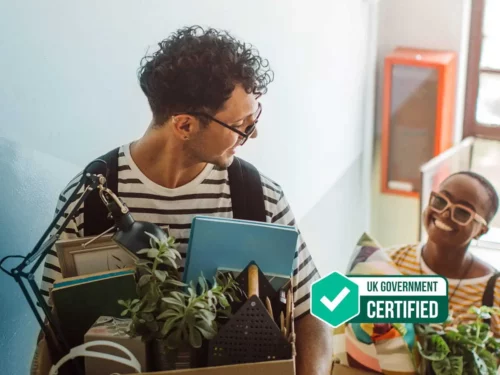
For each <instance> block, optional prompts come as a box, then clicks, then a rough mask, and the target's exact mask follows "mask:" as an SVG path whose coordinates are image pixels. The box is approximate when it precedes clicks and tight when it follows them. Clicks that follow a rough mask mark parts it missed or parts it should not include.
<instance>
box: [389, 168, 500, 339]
mask: <svg viewBox="0 0 500 375" xmlns="http://www.w3.org/2000/svg"><path fill="white" fill-rule="evenodd" d="M497 209H498V195H497V193H496V191H495V188H494V187H493V186H492V185H491V183H490V182H489V181H488V180H486V179H485V178H484V177H482V176H481V175H478V174H476V173H473V172H459V173H455V174H453V175H451V176H449V177H448V178H447V179H446V180H445V181H443V183H442V184H441V185H440V187H439V191H436V192H433V193H432V194H431V198H430V200H429V205H428V206H427V208H426V209H425V211H424V213H423V224H424V226H425V229H426V231H427V235H428V239H427V242H426V243H423V244H419V245H412V246H405V247H400V248H396V249H390V250H389V253H390V255H391V257H392V259H393V260H394V262H395V263H396V264H397V265H398V267H399V269H400V270H401V272H402V273H404V274H406V275H421V274H439V275H442V276H444V277H446V278H447V279H448V297H449V304H450V310H452V311H453V316H455V317H457V316H461V317H463V318H464V319H468V318H473V316H472V315H469V314H467V310H469V308H470V307H471V306H477V307H480V306H482V305H483V304H485V302H486V304H489V305H492V306H500V277H498V278H497V275H496V273H497V271H496V270H495V269H494V268H493V267H492V266H491V265H489V264H487V263H485V262H484V261H482V260H480V259H478V258H476V257H475V256H474V255H472V254H471V253H470V252H469V251H468V248H469V245H470V243H471V241H472V240H473V239H478V238H479V237H480V236H482V235H483V234H485V233H486V232H487V231H488V224H489V222H490V221H491V219H493V217H494V216H495V214H496V212H497ZM485 292H486V295H485ZM488 292H489V294H490V296H489V297H490V298H488ZM483 298H484V299H483ZM490 324H491V329H492V331H493V333H494V334H495V336H497V337H500V317H498V316H495V317H493V318H492V320H491V323H490Z"/></svg>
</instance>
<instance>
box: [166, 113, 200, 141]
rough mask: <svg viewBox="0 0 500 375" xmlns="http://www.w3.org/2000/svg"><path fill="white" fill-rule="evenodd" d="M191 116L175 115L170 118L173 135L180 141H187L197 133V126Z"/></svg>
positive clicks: (196, 121) (196, 122)
mask: <svg viewBox="0 0 500 375" xmlns="http://www.w3.org/2000/svg"><path fill="white" fill-rule="evenodd" d="M198 122H199V121H198V120H196V119H195V118H194V117H193V116H190V115H177V116H172V118H171V123H172V130H173V132H174V134H175V135H176V136H177V137H178V138H179V139H181V140H188V139H189V138H191V137H192V136H193V134H194V133H196V132H197V130H198V127H199V124H198Z"/></svg>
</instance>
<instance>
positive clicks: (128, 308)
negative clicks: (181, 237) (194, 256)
mask: <svg viewBox="0 0 500 375" xmlns="http://www.w3.org/2000/svg"><path fill="white" fill-rule="evenodd" d="M148 235H149V236H150V237H151V239H150V246H151V247H150V248H147V249H143V250H141V251H139V252H138V254H141V255H143V256H145V259H140V260H138V261H137V262H136V264H137V270H138V273H139V277H138V282H137V294H138V297H139V298H138V299H134V300H127V301H123V300H120V301H118V303H119V304H121V305H122V306H124V307H125V309H124V311H123V312H122V316H130V317H131V319H132V324H131V328H130V332H129V334H130V335H131V336H132V337H135V336H140V337H141V338H142V340H143V341H145V342H147V343H148V344H149V346H148V347H149V351H150V352H152V353H151V354H152V357H153V358H152V361H151V362H153V365H152V367H154V368H152V369H151V370H154V371H159V370H171V369H175V368H176V365H175V363H176V360H177V358H178V357H179V354H180V353H184V354H186V352H187V353H189V354H190V355H189V356H188V357H191V359H193V358H196V355H193V354H195V353H193V350H195V351H196V350H199V349H200V348H201V347H202V343H203V341H204V340H210V339H212V338H213V337H215V335H216V334H217V332H218V329H219V326H220V325H221V324H223V323H224V318H225V317H226V318H227V317H228V316H230V314H231V303H232V302H238V301H239V296H241V295H242V294H243V291H242V290H241V289H240V288H239V287H238V285H237V282H236V281H235V280H234V279H233V278H232V276H231V275H230V274H227V275H225V274H221V273H218V274H217V275H216V277H215V278H214V280H213V282H212V283H211V285H209V283H208V282H207V280H206V279H205V278H204V277H203V275H200V277H199V280H198V283H197V284H196V285H195V283H190V285H186V284H184V283H182V282H181V281H180V277H179V270H178V264H177V261H178V260H180V259H181V256H180V254H179V252H178V251H177V249H176V247H177V244H176V242H175V238H173V237H171V236H168V238H167V240H166V241H161V240H159V239H158V238H157V237H155V236H153V235H151V234H149V233H148ZM189 367H197V366H196V363H194V362H193V361H191V363H190V366H189Z"/></svg>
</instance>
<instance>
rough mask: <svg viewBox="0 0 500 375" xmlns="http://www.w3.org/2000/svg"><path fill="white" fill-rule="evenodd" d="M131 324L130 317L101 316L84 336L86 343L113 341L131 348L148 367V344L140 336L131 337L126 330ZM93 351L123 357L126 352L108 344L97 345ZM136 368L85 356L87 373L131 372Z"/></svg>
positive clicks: (91, 374)
mask: <svg viewBox="0 0 500 375" xmlns="http://www.w3.org/2000/svg"><path fill="white" fill-rule="evenodd" d="M130 324H131V320H130V319H118V318H113V317H109V316H101V317H100V318H99V319H97V321H96V322H95V323H94V324H93V325H92V327H91V328H90V329H89V330H88V331H87V333H86V334H85V337H84V341H85V343H87V342H90V341H96V340H106V341H113V342H116V343H117V344H120V345H122V346H124V347H125V348H127V349H128V350H130V351H131V352H132V354H133V355H134V356H135V357H136V358H137V360H138V361H139V363H140V364H141V368H143V369H145V368H146V345H145V344H144V342H142V341H141V338H140V337H134V338H132V337H130V336H129V335H128V334H127V333H126V331H127V330H128V329H129V327H130ZM91 349H92V350H93V351H99V352H102V353H108V354H111V355H116V356H120V357H123V356H124V354H123V352H121V351H120V350H118V349H115V348H111V347H107V346H95V347H92V348H91ZM133 372H134V369H133V368H131V367H129V366H126V365H123V364H121V363H118V362H114V361H109V360H106V359H101V358H94V357H85V374H86V375H109V374H113V373H118V374H130V373H133Z"/></svg>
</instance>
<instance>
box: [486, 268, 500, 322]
mask: <svg viewBox="0 0 500 375" xmlns="http://www.w3.org/2000/svg"><path fill="white" fill-rule="evenodd" d="M498 277H500V272H495V273H494V274H493V276H491V277H490V279H489V280H488V283H487V284H486V288H485V289H484V294H483V306H488V307H493V306H494V304H495V284H496V282H497V279H498ZM484 322H485V323H487V324H490V319H485V320H484Z"/></svg>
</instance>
